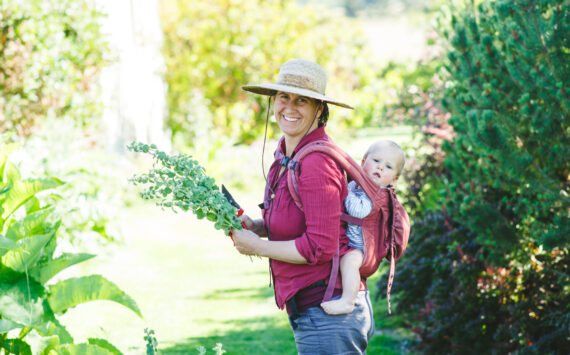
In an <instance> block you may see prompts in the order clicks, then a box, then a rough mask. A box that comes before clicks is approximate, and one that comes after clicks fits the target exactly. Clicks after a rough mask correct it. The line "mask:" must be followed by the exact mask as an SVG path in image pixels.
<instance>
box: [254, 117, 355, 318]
mask: <svg viewBox="0 0 570 355" xmlns="http://www.w3.org/2000/svg"><path fill="white" fill-rule="evenodd" d="M316 140H327V141H330V138H329V137H328V136H327V135H326V133H325V130H324V127H321V128H317V129H316V130H314V131H313V132H311V133H310V134H308V135H307V136H306V137H305V138H304V139H303V140H302V141H301V143H300V144H299V145H298V146H297V148H296V149H295V152H297V151H298V150H299V149H300V148H301V147H302V146H304V145H306V144H307V143H309V142H313V141H316ZM277 149H278V151H281V152H283V153H284V152H285V141H284V140H281V144H280V146H279V147H278V148H277ZM293 159H294V153H293ZM280 167H281V166H280V159H276V160H275V161H274V163H273V164H272V166H271V168H270V170H269V173H268V177H267V186H266V189H265V190H266V192H265V198H264V200H265V201H266V202H265V209H264V210H263V218H264V221H265V226H266V228H267V230H268V232H269V239H270V240H276V241H277V240H295V245H296V247H297V250H298V251H299V253H300V254H301V255H302V256H303V257H304V258H305V259H306V260H307V262H308V264H302V265H299V264H290V263H287V262H283V261H279V260H271V261H270V262H271V269H272V272H273V278H274V281H275V285H274V287H275V300H276V302H277V306H278V307H279V308H281V309H283V308H284V306H285V303H286V302H287V301H288V300H289V299H291V298H292V297H293V296H295V294H296V293H297V292H298V291H299V290H301V289H303V288H305V287H307V286H309V285H312V284H313V283H315V282H317V281H320V280H326V281H328V278H329V276H330V271H331V264H332V262H331V261H332V258H333V256H334V254H335V252H336V250H337V247H339V246H340V255H344V254H345V253H346V252H348V251H349V250H350V247H348V239H347V238H346V235H345V230H344V227H343V226H342V224H341V221H340V215H341V213H342V211H343V208H344V207H343V200H344V198H345V197H346V195H347V193H348V189H347V185H346V180H345V178H344V173H343V172H342V170H341V169H340V167H339V166H338V164H337V163H336V162H335V161H334V160H333V159H332V158H330V157H329V156H328V155H326V154H323V153H319V152H314V153H311V154H309V155H307V156H305V158H303V160H302V161H301V162H300V163H299V169H300V170H299V182H298V185H299V195H300V198H301V202H302V205H303V209H304V212H303V211H301V210H300V209H299V208H298V207H297V206H296V205H295V202H294V201H293V198H292V197H291V194H290V192H289V190H288V187H287V175H286V170H285V172H284V173H283V174H282V175H281V176H277V174H278V173H279V170H280ZM272 192H274V193H275V197H274V198H273V199H272V200H270V201H269V199H270V196H271V194H272ZM267 201H269V202H267ZM339 241H340V244H339ZM337 285H340V274H339V277H338V280H337ZM339 293H340V291H337V292H336V294H339ZM323 295H324V288H322V287H321V288H315V289H312V290H309V291H304V292H303V294H302V297H301V296H300V295H298V296H297V298H296V301H297V305H298V306H299V308H301V310H302V309H303V308H307V307H304V306H307V305H310V306H312V305H315V304H319V303H320V301H321V300H322V298H323ZM299 298H301V299H299Z"/></svg>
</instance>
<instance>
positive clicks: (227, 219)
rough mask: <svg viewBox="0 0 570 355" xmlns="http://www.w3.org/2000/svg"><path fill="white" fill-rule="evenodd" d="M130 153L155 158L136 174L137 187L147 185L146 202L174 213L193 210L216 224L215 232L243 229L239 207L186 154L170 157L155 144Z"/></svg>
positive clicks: (135, 144) (137, 145) (137, 146)
mask: <svg viewBox="0 0 570 355" xmlns="http://www.w3.org/2000/svg"><path fill="white" fill-rule="evenodd" d="M127 148H128V149H129V150H130V151H133V152H137V153H146V154H149V155H150V156H152V159H153V167H152V169H150V170H149V171H148V172H147V173H143V174H140V175H135V176H134V177H133V178H132V179H131V181H132V182H133V184H135V185H139V184H140V185H148V187H146V188H145V189H144V190H143V191H141V193H140V195H141V197H142V198H143V199H145V200H154V201H156V204H157V205H158V206H162V207H167V208H171V209H172V210H173V211H175V212H177V211H179V210H182V211H188V210H190V211H192V212H193V213H194V214H195V215H196V216H197V217H198V218H199V219H202V218H204V217H205V218H207V219H208V220H209V221H211V222H214V227H215V228H216V229H221V230H223V231H224V232H225V233H226V234H229V230H230V229H232V228H234V229H241V228H242V226H241V223H240V221H239V220H238V219H237V218H236V208H235V207H234V206H232V205H231V204H230V203H229V202H228V200H227V199H226V198H225V196H224V195H223V194H222V193H221V192H220V189H219V187H218V186H217V185H216V184H215V181H214V179H213V178H211V177H209V176H207V175H206V174H205V170H204V168H203V167H202V166H201V165H200V163H198V162H197V161H196V160H194V159H192V157H191V156H189V155H186V154H177V155H172V156H171V155H168V154H166V153H165V152H162V151H160V150H158V149H157V147H156V145H154V144H151V145H148V144H144V143H138V142H133V143H131V144H130V145H129V146H128V147H127Z"/></svg>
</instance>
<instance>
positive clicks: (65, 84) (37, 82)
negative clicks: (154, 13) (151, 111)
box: [0, 0, 107, 136]
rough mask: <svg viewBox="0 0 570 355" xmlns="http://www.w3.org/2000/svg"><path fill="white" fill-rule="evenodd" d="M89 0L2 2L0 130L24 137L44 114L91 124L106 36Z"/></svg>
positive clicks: (96, 107) (94, 111)
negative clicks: (13, 132)
mask: <svg viewBox="0 0 570 355" xmlns="http://www.w3.org/2000/svg"><path fill="white" fill-rule="evenodd" d="M101 16H102V14H101V13H100V12H99V11H97V10H96V8H95V6H94V4H93V3H92V2H90V1H73V0H63V1H61V0H47V1H44V0H41V1H40V0H32V1H13V0H7V1H2V2H0V131H8V130H12V131H15V132H17V133H18V134H19V135H21V136H28V135H29V134H30V133H31V129H32V127H33V126H34V125H37V124H41V123H42V120H43V119H45V118H46V117H57V118H58V119H61V118H64V117H71V118H72V119H73V120H75V121H76V122H80V123H82V124H85V123H87V122H91V121H90V120H92V119H93V118H94V116H95V113H97V112H98V110H99V108H100V106H99V105H100V100H99V97H98V96H97V90H96V88H97V85H96V79H97V74H98V73H99V72H100V71H101V69H102V68H103V66H104V65H105V63H106V60H105V58H104V56H105V55H106V53H107V47H106V43H105V40H104V38H103V36H102V34H101V29H100V26H101V25H100V23H99V22H98V19H99V18H101Z"/></svg>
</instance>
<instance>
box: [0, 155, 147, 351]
mask: <svg viewBox="0 0 570 355" xmlns="http://www.w3.org/2000/svg"><path fill="white" fill-rule="evenodd" d="M62 184H63V182H62V181H60V180H58V179H56V178H49V179H28V180H23V179H21V176H20V173H19V171H18V169H17V167H16V166H15V165H13V164H12V163H10V162H9V161H8V159H7V157H6V155H2V156H0V233H1V234H0V256H1V259H0V300H1V302H0V349H4V350H5V351H6V352H8V353H15V354H31V353H41V354H48V353H50V352H52V351H53V352H55V353H57V354H64V353H65V354H86V353H91V352H97V353H100V354H116V353H117V350H116V348H114V347H113V346H112V345H111V344H109V343H108V342H106V341H104V340H101V339H91V340H90V341H89V343H87V344H73V338H72V337H71V335H70V333H69V332H68V331H67V329H66V328H65V327H64V326H63V325H62V324H61V323H60V322H59V321H58V319H57V315H58V314H63V313H65V312H66V311H67V310H68V309H70V308H73V307H75V306H77V305H79V304H82V303H85V302H89V301H94V300H109V301H113V302H116V303H119V304H121V305H123V306H125V307H127V308H128V309H130V310H132V311H133V312H135V313H136V314H137V315H138V316H139V317H142V315H141V313H140V310H139V308H138V306H137V304H136V302H135V301H134V300H133V299H132V298H131V297H129V296H128V295H127V294H125V293H124V292H123V291H122V290H120V289H119V288H118V287H117V286H116V285H115V284H114V283H112V282H110V281H109V280H107V279H105V278H104V277H103V276H100V275H89V276H83V277H76V278H69V279H63V280H57V281H56V280H54V278H55V276H56V275H58V274H59V273H60V272H61V271H63V270H65V269H67V268H68V267H70V266H73V265H75V264H78V263H81V262H83V261H85V260H89V259H91V258H93V257H94V256H95V255H92V254H86V253H78V254H71V253H62V254H61V255H58V254H60V253H59V252H58V250H57V239H58V237H57V234H58V229H59V228H60V226H61V220H60V219H58V218H57V216H55V215H54V206H53V205H50V204H45V203H43V202H42V199H41V198H40V197H41V196H40V195H41V193H42V192H44V191H49V190H52V189H56V188H58V187H60V186H61V185H62ZM32 332H33V333H36V334H37V335H39V336H40V337H41V339H42V341H41V342H40V343H39V345H33V346H32V345H30V344H29V343H28V342H27V341H26V339H27V338H26V336H27V335H29V334H30V333H32Z"/></svg>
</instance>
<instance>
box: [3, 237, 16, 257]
mask: <svg viewBox="0 0 570 355" xmlns="http://www.w3.org/2000/svg"><path fill="white" fill-rule="evenodd" d="M19 247H20V246H19V245H18V243H16V242H15V241H13V240H10V239H8V238H5V237H3V236H1V235H0V256H2V255H4V254H6V252H7V251H10V250H15V249H18V248H19Z"/></svg>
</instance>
